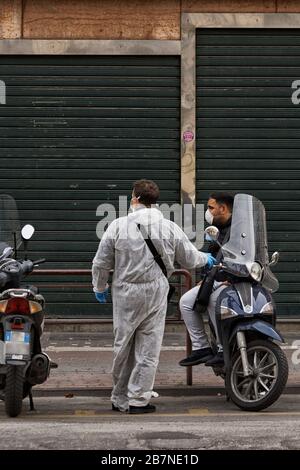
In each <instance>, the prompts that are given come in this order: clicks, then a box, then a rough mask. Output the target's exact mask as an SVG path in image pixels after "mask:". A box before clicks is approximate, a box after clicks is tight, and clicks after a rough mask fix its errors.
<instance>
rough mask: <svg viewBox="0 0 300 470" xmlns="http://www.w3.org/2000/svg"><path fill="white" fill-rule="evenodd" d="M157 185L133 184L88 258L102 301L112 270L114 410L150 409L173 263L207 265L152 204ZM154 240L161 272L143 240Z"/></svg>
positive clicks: (203, 255)
mask: <svg viewBox="0 0 300 470" xmlns="http://www.w3.org/2000/svg"><path fill="white" fill-rule="evenodd" d="M158 198H159V188H158V186H157V185H156V184H155V183H154V182H153V181H150V180H145V179H143V180H139V181H136V182H135V183H134V185H133V192H132V199H131V209H132V213H129V214H128V215H127V216H126V217H120V218H118V219H116V220H114V221H113V222H112V223H111V224H110V225H109V227H108V228H107V230H106V232H105V233H104V235H103V237H102V239H101V242H100V244H99V248H98V251H97V253H96V255H95V257H94V260H93V268H92V272H93V290H94V292H95V296H96V298H97V300H98V301H99V302H100V303H104V302H106V298H107V292H108V284H107V281H108V277H109V272H110V270H114V272H113V280H112V302H113V326H114V361H113V370H112V375H113V390H112V395H111V401H112V409H113V410H114V411H123V412H125V411H128V412H129V413H130V414H137V413H151V412H154V411H155V406H154V405H152V404H151V403H149V402H150V399H151V396H152V390H153V384H154V379H155V373H156V369H157V365H158V360H159V354H160V349H161V343H162V338H163V333H164V326H165V317H166V312H167V296H168V291H169V283H168V280H167V277H168V276H170V275H171V274H172V272H173V271H174V262H175V261H177V262H178V263H179V264H180V265H182V266H183V267H185V268H187V269H192V268H196V267H198V266H205V265H207V266H209V267H211V266H212V265H213V263H214V262H215V259H214V258H213V256H212V255H211V254H209V253H202V252H200V251H198V250H197V249H196V248H195V246H194V245H193V244H192V243H191V242H190V241H189V239H188V237H187V236H186V235H185V234H184V232H183V231H182V230H181V228H180V227H179V226H178V225H176V224H175V223H174V222H172V221H170V220H168V219H166V218H164V216H163V214H162V213H161V212H160V210H159V209H158V208H157V207H155V204H156V202H157V200H158ZM147 236H148V237H149V238H150V239H151V241H152V242H153V245H154V247H155V249H156V250H157V252H158V254H159V256H158V257H160V259H161V261H162V262H163V265H164V267H165V274H164V272H163V270H162V268H161V263H160V264H159V262H158V260H157V258H158V257H155V258H156V259H155V258H154V256H153V254H152V252H151V249H150V248H149V246H148V245H147V243H146V241H145V239H146V238H147Z"/></svg>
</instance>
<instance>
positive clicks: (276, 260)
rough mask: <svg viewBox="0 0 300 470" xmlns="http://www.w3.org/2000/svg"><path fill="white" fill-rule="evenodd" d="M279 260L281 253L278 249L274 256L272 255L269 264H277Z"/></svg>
mask: <svg viewBox="0 0 300 470" xmlns="http://www.w3.org/2000/svg"><path fill="white" fill-rule="evenodd" d="M278 261H279V253H278V251H275V252H274V253H273V254H272V257H271V261H270V263H269V266H275V264H277V263H278Z"/></svg>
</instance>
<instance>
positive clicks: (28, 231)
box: [21, 224, 34, 240]
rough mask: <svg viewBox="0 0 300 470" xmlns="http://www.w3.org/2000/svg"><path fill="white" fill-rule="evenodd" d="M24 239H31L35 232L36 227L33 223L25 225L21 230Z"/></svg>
mask: <svg viewBox="0 0 300 470" xmlns="http://www.w3.org/2000/svg"><path fill="white" fill-rule="evenodd" d="M21 234H22V238H23V240H30V238H31V237H32V235H33V234H34V227H33V226H32V225H29V224H28V225H25V226H24V227H23V228H22V231H21Z"/></svg>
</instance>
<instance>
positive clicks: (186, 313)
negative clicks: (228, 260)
mask: <svg viewBox="0 0 300 470" xmlns="http://www.w3.org/2000/svg"><path fill="white" fill-rule="evenodd" d="M226 287H227V286H226V285H224V284H222V283H221V282H216V281H215V282H214V287H213V292H212V293H211V296H210V298H209V303H208V306H207V313H208V315H209V317H210V319H211V321H212V324H213V325H214V328H215V332H216V339H217V344H221V341H220V338H219V335H218V329H217V323H216V303H217V299H218V297H219V295H220V293H221V292H222V290H223V289H225V288H226ZM198 291H199V286H195V287H193V289H191V290H189V291H188V292H186V293H185V294H184V295H183V296H182V297H181V299H180V303H179V306H180V311H181V315H182V318H183V320H184V323H185V325H186V328H187V330H188V332H189V335H190V338H191V342H192V350H193V351H194V350H195V349H203V348H208V347H209V346H210V344H209V341H208V337H207V334H206V333H205V329H204V323H203V317H202V314H201V313H199V312H197V311H196V310H194V309H193V307H194V304H195V301H196V297H197V294H198Z"/></svg>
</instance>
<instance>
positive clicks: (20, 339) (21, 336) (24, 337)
mask: <svg viewBox="0 0 300 470" xmlns="http://www.w3.org/2000/svg"><path fill="white" fill-rule="evenodd" d="M5 341H6V342H10V343H29V341H30V334H29V333H24V332H23V331H7V332H6V333H5Z"/></svg>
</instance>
